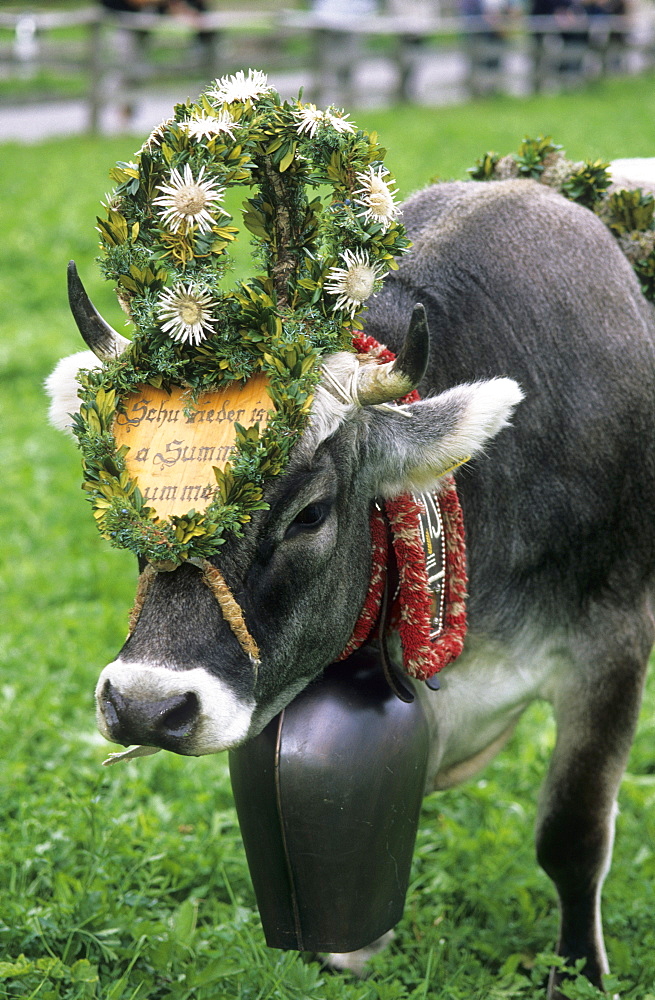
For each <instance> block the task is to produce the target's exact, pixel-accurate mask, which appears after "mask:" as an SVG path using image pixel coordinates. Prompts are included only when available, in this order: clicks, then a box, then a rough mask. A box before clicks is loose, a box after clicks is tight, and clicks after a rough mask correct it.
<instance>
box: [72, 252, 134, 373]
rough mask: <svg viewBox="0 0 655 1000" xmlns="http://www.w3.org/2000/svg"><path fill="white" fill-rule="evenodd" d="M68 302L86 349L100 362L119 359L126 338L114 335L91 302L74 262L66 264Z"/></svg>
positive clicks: (114, 332) (126, 342)
mask: <svg viewBox="0 0 655 1000" xmlns="http://www.w3.org/2000/svg"><path fill="white" fill-rule="evenodd" d="M68 302H69V304H70V307H71V312H72V314H73V319H74V320H75V322H76V323H77V328H78V330H79V331H80V333H81V334H82V337H83V338H84V341H85V343H86V345H87V347H90V348H91V350H92V351H93V353H94V354H95V356H96V357H97V358H100V360H101V361H110V360H111V359H113V358H117V357H119V356H120V355H121V354H122V353H123V351H124V350H125V348H126V347H128V346H129V344H130V341H129V340H128V339H127V338H126V337H121V335H120V333H116V330H114V328H113V327H111V326H110V325H109V323H106V322H105V320H104V319H103V318H102V316H101V315H100V313H99V312H98V310H97V309H96V308H95V306H94V305H93V303H92V302H91V299H90V298H89V296H88V295H87V294H86V290H85V288H84V285H83V284H82V281H81V279H80V276H79V274H78V273H77V268H76V266H75V261H74V260H71V261H70V262H69V264H68Z"/></svg>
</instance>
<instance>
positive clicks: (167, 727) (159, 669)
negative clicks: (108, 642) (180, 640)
mask: <svg viewBox="0 0 655 1000" xmlns="http://www.w3.org/2000/svg"><path fill="white" fill-rule="evenodd" d="M96 705H97V722H98V728H99V730H100V732H101V733H102V735H103V736H105V738H106V739H108V740H111V741H112V742H113V743H120V744H123V745H124V746H129V745H130V744H135V743H136V744H142V745H144V746H151V747H159V748H160V749H162V750H170V751H172V752H173V753H178V754H185V755H188V756H200V755H202V754H208V753H218V752H219V751H221V750H226V749H228V748H230V747H235V746H238V745H239V744H240V743H242V742H243V741H244V739H245V738H246V735H247V733H248V730H249V727H250V723H251V719H252V714H253V709H254V702H250V701H248V702H246V701H243V700H242V699H240V698H238V697H237V695H236V694H235V692H234V691H232V690H231V689H230V688H229V687H228V686H227V685H226V684H225V683H224V682H223V681H222V680H221V679H220V678H218V677H214V676H212V675H211V674H209V673H208V672H207V671H206V670H203V669H202V668H201V667H196V668H193V669H190V670H174V669H172V668H170V667H166V666H159V665H157V664H151V663H141V662H132V663H130V662H127V661H122V660H116V661H115V662H114V663H110V664H109V666H107V667H105V669H104V670H103V671H102V673H101V675H100V679H99V681H98V686H97V688H96Z"/></svg>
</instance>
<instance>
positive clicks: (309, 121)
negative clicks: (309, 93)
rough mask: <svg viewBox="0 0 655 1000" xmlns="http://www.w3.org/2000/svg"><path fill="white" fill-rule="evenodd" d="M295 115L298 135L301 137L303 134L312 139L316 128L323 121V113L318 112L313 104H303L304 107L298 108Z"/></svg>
mask: <svg viewBox="0 0 655 1000" xmlns="http://www.w3.org/2000/svg"><path fill="white" fill-rule="evenodd" d="M295 114H296V117H297V118H298V119H299V125H298V128H297V130H296V131H297V132H298V135H302V134H303V132H305V133H306V134H307V135H308V136H309V137H310V138H311V139H313V138H314V136H315V135H316V129H317V128H318V126H319V125H320V124H321V122H322V121H325V112H324V111H319V109H318V108H317V107H316V105H315V104H305V105H304V107H302V108H298V110H297V111H296V112H295Z"/></svg>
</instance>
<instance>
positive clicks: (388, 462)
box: [366, 378, 523, 497]
mask: <svg viewBox="0 0 655 1000" xmlns="http://www.w3.org/2000/svg"><path fill="white" fill-rule="evenodd" d="M522 398H523V393H522V391H521V389H520V388H519V386H518V385H517V383H516V382H514V381H512V379H508V378H497V379H491V380H490V381H488V382H477V383H473V384H471V385H460V386H457V387H456V388H454V389H449V390H448V391H447V392H444V393H442V394H441V395H439V396H434V397H432V398H430V399H424V400H421V401H420V402H418V403H411V404H409V405H408V406H402V407H369V408H368V409H367V411H366V412H367V417H368V433H367V435H366V439H367V459H368V461H367V464H368V465H369V469H370V472H371V474H372V476H373V479H374V487H375V491H376V493H377V494H378V495H380V496H386V497H392V496H397V495H398V494H399V493H405V492H419V493H421V492H426V491H428V490H430V489H433V488H434V487H435V486H436V484H437V482H438V480H439V478H440V477H441V476H443V475H444V474H445V473H446V472H448V470H449V469H452V468H453V467H454V466H457V465H460V464H461V463H462V462H465V461H466V460H467V459H468V458H471V457H473V456H474V455H476V454H477V453H478V452H480V451H481V450H482V449H483V448H484V445H485V443H486V442H487V441H488V440H489V439H490V438H492V437H493V436H494V435H495V434H497V433H498V431H499V430H501V428H502V427H505V426H506V425H507V424H508V423H509V419H510V417H511V415H512V411H513V410H514V407H515V406H516V405H517V404H518V403H519V402H520V400H521V399H522Z"/></svg>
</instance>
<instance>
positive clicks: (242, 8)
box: [0, 0, 655, 138]
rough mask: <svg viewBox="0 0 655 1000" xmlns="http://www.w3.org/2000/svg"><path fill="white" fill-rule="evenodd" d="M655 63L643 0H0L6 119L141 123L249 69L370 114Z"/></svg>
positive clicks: (653, 12) (11, 127)
mask: <svg viewBox="0 0 655 1000" xmlns="http://www.w3.org/2000/svg"><path fill="white" fill-rule="evenodd" d="M654 61H655V4H654V3H653V2H652V0H288V2H287V3H285V4H284V5H280V4H279V3H275V2H274V0H95V2H93V0H42V2H38V0H37V2H31V3H15V2H7V0H0V110H2V111H6V112H7V113H6V114H5V115H4V117H3V120H2V122H0V129H2V135H3V137H4V138H14V137H16V138H28V137H29V130H30V128H33V129H34V130H35V132H36V133H37V135H38V137H41V138H42V137H44V135H46V134H48V132H50V133H53V134H59V133H61V131H62V130H69V131H83V130H89V131H102V132H103V133H106V134H108V133H116V132H120V131H124V130H127V129H129V130H132V131H134V132H137V133H140V132H142V131H144V130H146V129H147V128H148V127H150V126H151V125H152V124H154V123H155V122H157V121H159V120H160V119H161V118H162V116H163V111H162V108H164V109H166V108H168V107H169V106H170V104H171V102H172V100H179V98H180V90H181V88H184V90H185V93H186V92H188V94H189V96H194V95H195V94H196V93H197V92H198V91H199V90H200V89H201V87H202V86H203V84H204V83H205V82H206V81H207V80H208V79H211V78H213V77H217V76H222V75H225V74H228V73H233V72H234V71H235V70H238V69H241V68H247V67H249V66H253V67H257V68H259V69H263V70H265V71H266V72H267V73H268V74H269V76H270V78H271V79H272V81H273V83H274V84H275V85H276V86H277V88H278V90H279V92H280V93H281V94H282V95H283V96H284V97H287V96H288V97H295V96H297V94H298V90H299V88H300V87H301V86H303V87H304V99H305V100H311V101H314V102H316V103H317V104H319V105H323V106H325V105H327V104H330V103H335V104H337V105H339V106H349V107H367V108H378V107H385V106H393V105H395V104H397V103H399V102H411V103H417V104H420V105H424V106H428V105H432V106H434V105H445V104H452V103H457V102H461V101H465V100H467V99H468V98H470V97H476V96H484V95H492V94H496V93H501V94H512V95H516V96H521V95H528V94H533V93H548V92H553V91H559V90H563V89H564V90H568V89H571V88H575V87H579V86H580V85H581V84H584V83H585V82H589V81H593V80H598V79H601V78H604V77H606V76H608V75H626V74H627V75H636V74H640V73H642V72H644V71H645V70H647V69H648V68H649V67H650V66H652V65H653V62H654ZM44 101H47V102H48V116H47V121H43V119H42V117H39V118H35V117H34V110H35V105H42V104H43V103H44ZM8 106H9V108H14V109H16V108H17V106H19V110H18V111H16V113H15V114H14V115H13V116H12V115H11V114H9V113H8ZM32 122H34V124H32ZM44 130H46V131H44Z"/></svg>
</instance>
